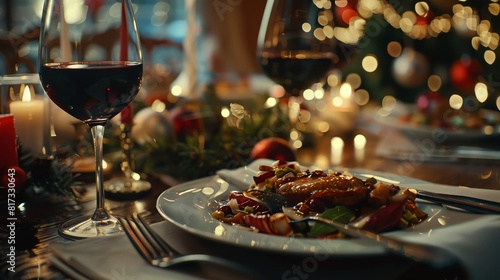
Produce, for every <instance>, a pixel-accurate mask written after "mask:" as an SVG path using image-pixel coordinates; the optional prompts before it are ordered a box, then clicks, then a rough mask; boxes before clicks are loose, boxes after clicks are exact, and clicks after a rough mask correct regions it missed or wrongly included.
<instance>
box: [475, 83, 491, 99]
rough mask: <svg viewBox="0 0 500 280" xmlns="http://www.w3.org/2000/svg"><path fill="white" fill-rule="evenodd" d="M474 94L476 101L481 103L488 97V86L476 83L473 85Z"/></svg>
mask: <svg viewBox="0 0 500 280" xmlns="http://www.w3.org/2000/svg"><path fill="white" fill-rule="evenodd" d="M474 94H475V95H476V98H477V101H479V102H481V103H483V102H485V101H486V99H488V86H487V85H486V84H485V83H477V84H476V86H475V87H474Z"/></svg>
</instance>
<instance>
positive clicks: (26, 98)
mask: <svg viewBox="0 0 500 280" xmlns="http://www.w3.org/2000/svg"><path fill="white" fill-rule="evenodd" d="M21 100H22V101H23V102H30V101H31V91H30V87H29V86H25V87H24V91H23V96H22V97H21Z"/></svg>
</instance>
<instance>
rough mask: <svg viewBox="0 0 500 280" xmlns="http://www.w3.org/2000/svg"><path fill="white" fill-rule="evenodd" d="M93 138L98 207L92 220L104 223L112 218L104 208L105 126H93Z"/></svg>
mask: <svg viewBox="0 0 500 280" xmlns="http://www.w3.org/2000/svg"><path fill="white" fill-rule="evenodd" d="M90 129H91V131H92V136H93V137H94V153H95V184H96V198H97V199H96V201H97V206H96V209H95V212H94V214H93V215H92V220H94V221H103V220H107V219H109V218H110V217H111V215H110V214H109V213H108V211H107V210H106V209H105V208H104V186H103V171H102V158H103V140H104V125H100V124H98V125H93V126H91V128H90Z"/></svg>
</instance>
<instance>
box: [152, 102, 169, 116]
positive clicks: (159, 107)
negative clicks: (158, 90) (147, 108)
mask: <svg viewBox="0 0 500 280" xmlns="http://www.w3.org/2000/svg"><path fill="white" fill-rule="evenodd" d="M166 108H167V105H166V104H165V103H164V102H163V101H161V100H159V99H156V100H155V101H153V103H152V104H151V109H153V111H156V112H159V113H162V112H163V111H165V109H166Z"/></svg>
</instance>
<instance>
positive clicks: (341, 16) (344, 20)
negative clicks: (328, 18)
mask: <svg viewBox="0 0 500 280" xmlns="http://www.w3.org/2000/svg"><path fill="white" fill-rule="evenodd" d="M340 2H342V3H343V1H340ZM357 7H358V1H357V0H350V1H347V3H346V5H345V6H342V7H339V6H337V7H335V16H336V18H337V23H338V24H339V25H340V26H344V27H347V26H349V22H350V21H351V19H352V18H354V17H357V16H358V10H357Z"/></svg>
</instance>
